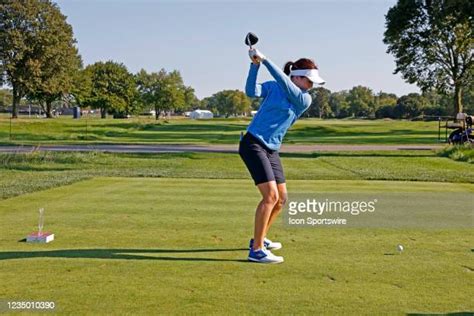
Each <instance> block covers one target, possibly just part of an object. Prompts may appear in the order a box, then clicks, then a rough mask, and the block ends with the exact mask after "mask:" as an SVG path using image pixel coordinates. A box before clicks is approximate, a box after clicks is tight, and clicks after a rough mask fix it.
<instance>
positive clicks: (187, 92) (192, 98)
mask: <svg viewBox="0 0 474 316" xmlns="http://www.w3.org/2000/svg"><path fill="white" fill-rule="evenodd" d="M183 89H184V108H183V110H185V111H187V110H191V109H193V108H194V107H196V106H198V105H199V99H198V98H197V97H196V95H195V94H194V92H195V90H194V88H193V87H184V88H183Z"/></svg>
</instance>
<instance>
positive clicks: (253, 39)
mask: <svg viewBox="0 0 474 316" xmlns="http://www.w3.org/2000/svg"><path fill="white" fill-rule="evenodd" d="M257 42H258V37H257V35H255V34H254V33H252V32H248V33H247V36H245V45H248V46H249V47H250V49H252V45H255V44H257Z"/></svg>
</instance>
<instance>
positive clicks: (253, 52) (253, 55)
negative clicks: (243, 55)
mask: <svg viewBox="0 0 474 316" xmlns="http://www.w3.org/2000/svg"><path fill="white" fill-rule="evenodd" d="M249 57H250V59H251V60H252V62H253V63H255V64H258V63H260V62H262V61H263V60H264V59H265V58H266V57H265V55H264V54H262V53H261V52H260V51H259V50H258V49H256V48H253V49H250V50H249Z"/></svg>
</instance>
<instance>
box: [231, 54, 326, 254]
mask: <svg viewBox="0 0 474 316" xmlns="http://www.w3.org/2000/svg"><path fill="white" fill-rule="evenodd" d="M249 56H250V59H251V60H252V63H251V64H250V71H249V74H248V77H247V82H246V85H245V92H246V94H247V96H249V97H257V98H262V102H261V104H260V109H259V110H258V112H257V114H255V117H254V118H253V120H252V122H251V123H250V125H249V126H248V128H247V132H246V133H245V135H244V136H243V137H242V139H241V141H240V146H239V154H240V157H242V160H243V161H244V163H245V165H246V166H247V169H248V170H249V172H250V174H251V176H252V178H253V180H254V182H255V185H256V186H257V188H258V190H259V191H260V194H261V195H262V200H261V201H260V203H259V204H258V206H257V211H256V212H255V227H254V236H253V238H252V239H250V245H249V248H250V252H249V256H248V260H249V261H254V262H259V263H281V262H283V257H280V256H276V255H274V254H273V253H272V252H271V250H277V249H280V248H281V247H282V246H281V243H279V242H273V241H271V240H269V239H267V238H266V236H267V235H268V230H269V229H270V226H271V225H272V223H273V222H274V221H275V219H276V217H277V215H278V213H279V212H280V211H281V209H282V207H283V205H284V204H285V202H286V199H287V191H286V183H285V175H284V174H283V167H282V165H281V161H280V156H279V154H278V150H279V149H280V146H281V142H282V140H283V137H284V136H285V134H286V132H287V130H288V129H289V128H290V126H291V125H293V123H295V121H296V120H297V119H298V118H299V117H300V116H301V115H302V114H303V113H304V112H305V111H306V110H307V109H308V107H309V106H310V104H311V96H310V95H309V93H308V89H311V88H312V87H313V84H314V83H316V84H324V80H323V79H322V78H321V77H320V76H319V73H318V68H317V66H316V65H315V64H314V62H313V61H312V60H310V59H307V58H301V59H299V60H297V61H296V62H287V63H286V65H285V67H284V71H282V70H281V69H280V68H279V67H278V66H276V65H275V64H273V63H272V62H271V61H270V60H269V59H267V58H266V57H265V56H264V55H263V54H262V53H261V52H259V51H258V50H257V49H250V50H249ZM261 64H263V65H264V66H265V67H266V68H267V69H268V71H269V72H270V74H271V75H272V76H273V78H274V79H275V80H272V81H267V82H264V83H263V84H257V74H258V70H259V68H260V65H261Z"/></svg>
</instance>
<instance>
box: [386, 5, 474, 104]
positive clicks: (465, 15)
mask: <svg viewBox="0 0 474 316" xmlns="http://www.w3.org/2000/svg"><path fill="white" fill-rule="evenodd" d="M473 12H474V1H468V0H399V1H398V2H397V4H396V5H395V6H393V7H392V8H390V9H389V11H388V13H387V15H386V26H387V29H386V31H385V33H384V40H383V41H384V43H385V44H387V45H388V50H387V52H388V53H392V54H393V55H394V56H395V62H396V68H395V72H394V73H401V74H402V77H403V78H404V79H405V80H406V81H408V82H409V83H416V84H417V85H418V86H419V87H420V88H421V89H422V91H426V90H429V89H431V88H437V89H438V90H439V91H442V92H445V93H446V92H453V93H454V94H453V99H454V110H455V111H456V113H458V112H462V110H463V107H462V92H463V89H464V88H466V87H467V86H468V85H469V84H470V82H472V79H473V73H474V70H473V41H474V40H473V35H474V34H473V29H474V19H473Z"/></svg>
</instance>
